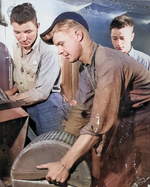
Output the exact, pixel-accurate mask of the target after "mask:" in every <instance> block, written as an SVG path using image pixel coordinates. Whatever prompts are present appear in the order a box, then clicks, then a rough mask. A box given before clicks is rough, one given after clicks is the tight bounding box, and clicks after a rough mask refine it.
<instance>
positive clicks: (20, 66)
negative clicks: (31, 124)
mask: <svg viewBox="0 0 150 187" xmlns="http://www.w3.org/2000/svg"><path fill="white" fill-rule="evenodd" d="M10 22H11V25H12V27H13V32H14V35H15V37H16V39H17V40H16V41H15V43H14V46H13V53H14V72H13V75H14V82H15V84H14V86H13V88H12V89H11V90H8V91H6V94H7V95H8V96H9V98H10V100H13V101H20V102H21V103H22V106H24V108H25V109H26V110H27V112H28V113H29V115H30V117H31V119H32V120H34V121H35V123H36V131H37V134H38V135H39V134H42V133H44V132H47V131H52V130H61V129H62V123H63V120H64V118H67V115H68V114H69V112H68V110H70V109H71V108H70V106H69V104H68V103H64V102H63V99H62V97H61V95H60V80H59V79H60V64H59V58H58V53H57V50H56V49H57V48H56V49H55V46H48V45H46V44H45V43H44V42H43V41H42V40H41V39H40V37H39V36H38V29H39V23H37V17H36V11H35V10H34V8H33V7H32V5H31V4H30V3H23V4H20V5H17V6H15V7H14V8H13V10H12V12H11V16H10Z"/></svg>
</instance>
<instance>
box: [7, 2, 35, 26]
mask: <svg viewBox="0 0 150 187" xmlns="http://www.w3.org/2000/svg"><path fill="white" fill-rule="evenodd" d="M28 21H32V22H33V23H34V24H35V25H37V16H36V11H35V10H34V8H33V6H32V4H30V3H23V4H20V5H17V6H15V7H14V8H13V9H12V11H11V15H10V23H11V24H12V23H13V22H16V23H18V24H19V25H21V24H23V23H27V22H28Z"/></svg>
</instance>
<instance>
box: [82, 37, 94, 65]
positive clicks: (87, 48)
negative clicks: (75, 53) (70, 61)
mask: <svg viewBox="0 0 150 187" xmlns="http://www.w3.org/2000/svg"><path fill="white" fill-rule="evenodd" d="M93 52H94V42H93V41H92V40H90V39H89V40H88V41H87V42H85V43H84V47H83V49H82V55H81V57H80V59H79V60H80V61H81V62H82V63H83V64H91V60H92V56H93Z"/></svg>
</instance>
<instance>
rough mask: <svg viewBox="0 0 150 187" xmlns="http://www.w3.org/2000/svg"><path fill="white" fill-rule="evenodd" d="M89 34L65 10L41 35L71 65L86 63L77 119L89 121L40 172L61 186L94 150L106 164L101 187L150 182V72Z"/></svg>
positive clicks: (84, 25) (77, 18)
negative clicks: (44, 170) (82, 158)
mask: <svg viewBox="0 0 150 187" xmlns="http://www.w3.org/2000/svg"><path fill="white" fill-rule="evenodd" d="M88 30H89V28H88V25H87V23H86V21H85V20H84V18H83V17H82V16H81V15H79V14H77V13H75V12H65V13H62V14H60V15H59V16H58V17H57V18H56V19H55V20H54V22H53V23H52V25H51V27H50V28H49V29H48V30H47V31H45V32H44V33H43V34H41V37H42V39H43V40H44V41H46V42H47V43H53V42H54V44H55V45H56V46H57V47H58V52H59V54H60V55H62V56H63V57H64V58H66V59H68V61H69V62H70V63H73V62H76V61H77V60H79V61H81V62H82V65H81V67H80V70H79V90H78V93H77V103H78V104H77V105H76V106H77V107H78V112H77V116H76V118H72V121H73V120H75V122H76V123H78V119H80V118H84V117H85V118H86V116H87V117H88V118H89V119H88V120H87V124H86V125H85V124H83V128H82V129H81V131H80V136H79V138H78V139H77V141H76V142H75V144H74V145H73V146H72V148H71V149H70V150H69V151H68V152H67V153H66V155H65V156H64V157H63V158H62V159H61V160H60V161H58V162H54V163H47V164H42V165H38V166H37V168H38V169H43V168H45V169H46V168H48V173H47V176H46V179H47V180H48V181H49V182H50V183H54V184H56V185H60V183H63V182H64V181H66V180H67V178H68V175H69V169H70V168H71V167H72V166H73V164H74V163H75V162H76V160H78V159H79V158H80V157H81V156H82V155H84V154H85V153H86V152H88V151H89V150H90V149H91V148H92V147H95V149H96V152H97V153H98V154H101V157H100V158H101V160H102V165H101V175H100V177H99V182H98V186H99V187H102V186H106V185H107V186H109V187H110V186H111V187H124V186H126V187H129V186H131V185H132V184H133V183H138V184H139V183H140V182H141V180H140V179H141V178H142V179H144V180H143V181H145V183H146V182H148V179H149V177H150V170H149V167H150V147H149V141H150V129H149V126H150V74H149V72H148V70H147V69H146V68H144V67H143V66H142V65H141V64H140V63H139V62H137V61H136V60H134V59H133V58H130V57H129V56H127V55H126V54H123V53H120V52H119V51H117V50H114V49H110V48H107V47H103V46H101V45H98V44H96V43H95V42H93V41H92V40H91V39H90V37H89V34H88ZM76 106H75V107H76ZM70 117H71V116H70ZM70 117H69V118H70ZM69 120H70V119H69ZM70 122H71V121H70ZM102 148H103V149H102ZM43 162H44V161H43Z"/></svg>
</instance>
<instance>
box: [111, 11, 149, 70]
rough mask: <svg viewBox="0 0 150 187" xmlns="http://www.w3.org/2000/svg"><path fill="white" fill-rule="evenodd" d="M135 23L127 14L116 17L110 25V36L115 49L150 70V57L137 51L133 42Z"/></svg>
mask: <svg viewBox="0 0 150 187" xmlns="http://www.w3.org/2000/svg"><path fill="white" fill-rule="evenodd" d="M133 29H134V22H133V19H132V18H131V17H129V16H127V15H126V14H123V15H120V16H117V17H115V18H114V19H113V20H112V22H111V24H110V36H111V41H112V44H113V46H114V48H115V49H116V50H118V51H121V52H123V53H126V54H128V55H129V56H131V57H133V58H134V59H135V60H137V61H138V62H140V63H141V64H142V65H143V66H144V67H145V68H147V69H148V70H150V56H149V55H147V54H145V53H143V52H140V51H138V50H135V49H134V48H133V47H132V45H131V42H132V41H133V39H134V35H135V34H134V31H133Z"/></svg>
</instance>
